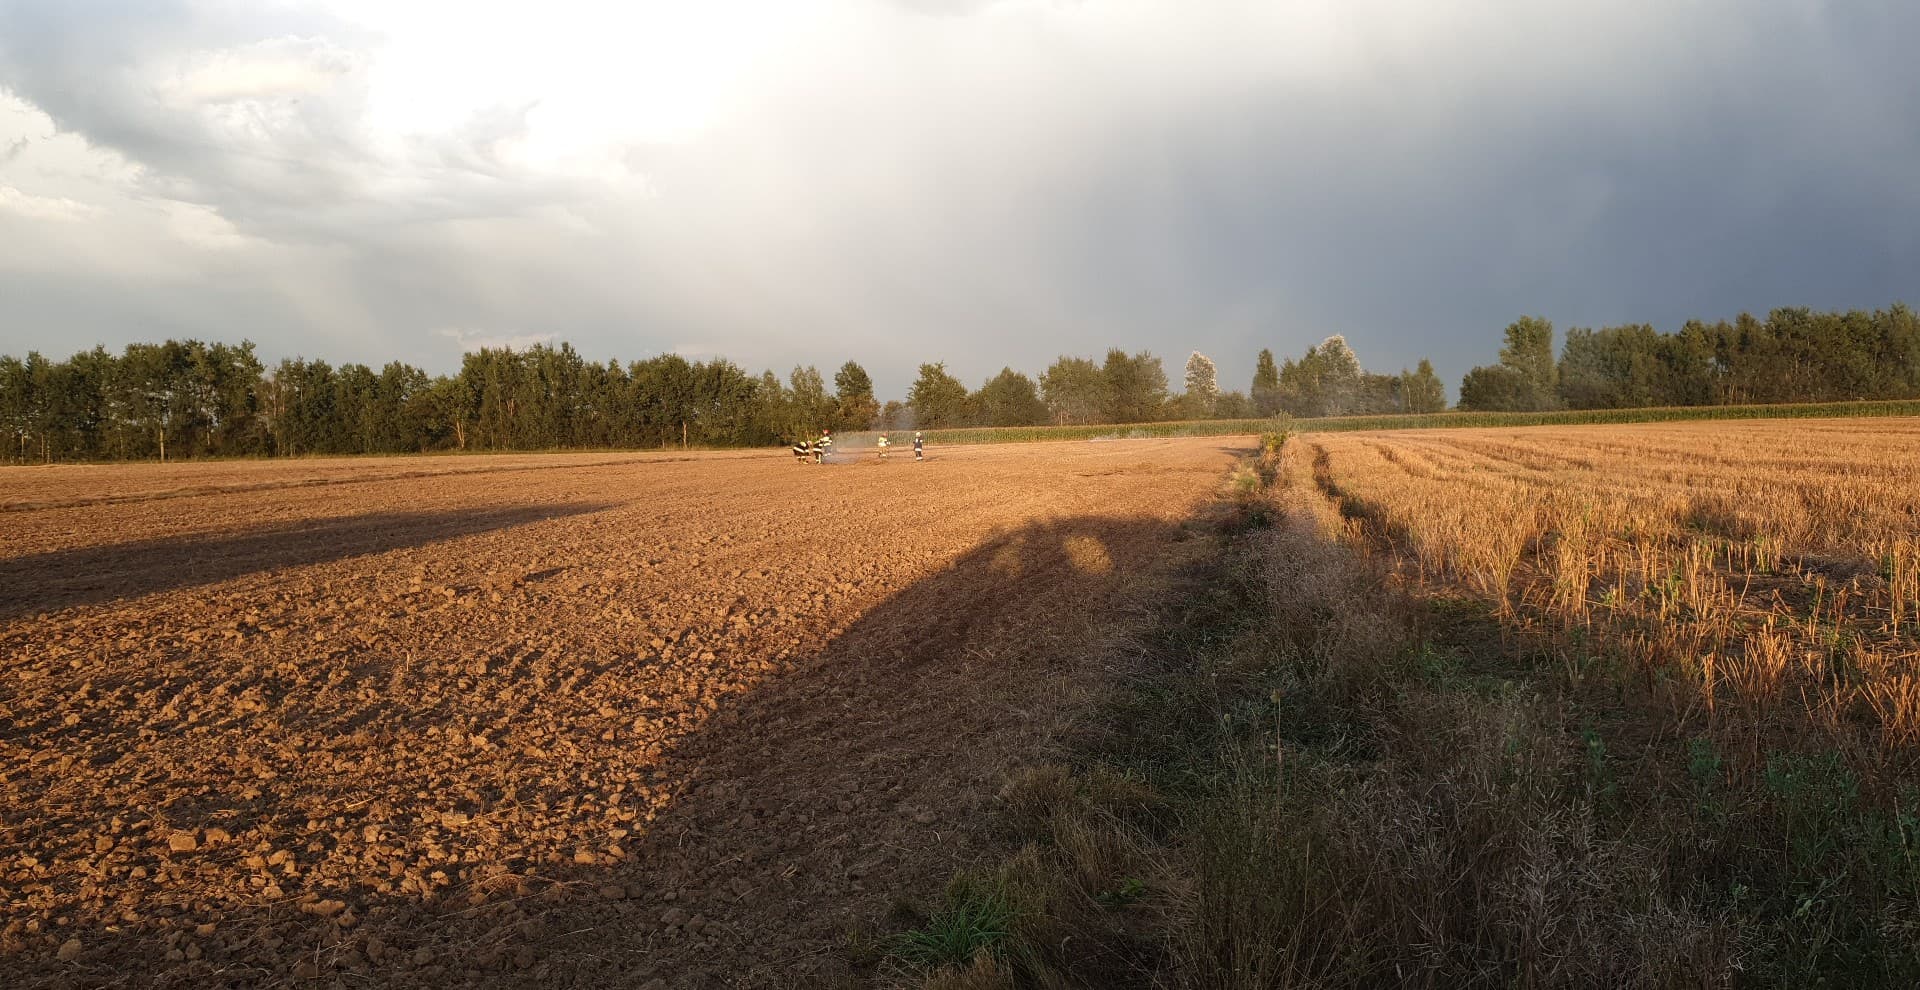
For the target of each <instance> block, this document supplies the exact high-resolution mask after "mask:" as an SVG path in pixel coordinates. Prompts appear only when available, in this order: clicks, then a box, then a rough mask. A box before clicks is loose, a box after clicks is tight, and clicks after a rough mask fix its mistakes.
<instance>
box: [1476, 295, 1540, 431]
mask: <svg viewBox="0 0 1920 990" xmlns="http://www.w3.org/2000/svg"><path fill="white" fill-rule="evenodd" d="M1494 367H1495V368H1497V369H1500V370H1497V371H1496V370H1494V368H1475V369H1473V370H1472V371H1470V372H1468V373H1467V375H1468V376H1469V377H1471V378H1473V381H1472V382H1471V383H1469V382H1468V381H1466V380H1465V379H1462V381H1461V382H1460V408H1462V409H1478V410H1507V411H1517V412H1535V411H1539V410H1543V409H1554V408H1557V407H1558V406H1559V405H1560V389H1559V379H1560V371H1559V366H1558V365H1557V364H1556V363H1555V362H1554V358H1553V324H1552V323H1551V322H1549V321H1547V320H1546V319H1543V318H1541V317H1538V316H1523V317H1521V318H1520V319H1518V320H1515V321H1514V322H1512V323H1510V324H1508V325H1507V329H1506V343H1505V345H1504V346H1502V347H1501V348H1500V363H1499V364H1498V365H1496V366H1494ZM1488 403H1492V404H1491V405H1489V404H1488Z"/></svg>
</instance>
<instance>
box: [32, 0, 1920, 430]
mask: <svg viewBox="0 0 1920 990" xmlns="http://www.w3.org/2000/svg"><path fill="white" fill-rule="evenodd" d="M1147 6H1148V7H1151V5H1147ZM1302 6H1303V9H1305V8H1315V10H1318V13H1317V14H1316V15H1315V16H1313V17H1308V16H1306V15H1305V14H1301V15H1300V16H1297V17H1296V16H1294V14H1293V13H1287V14H1285V15H1279V14H1273V13H1271V12H1269V10H1268V8H1265V7H1263V6H1257V5H1238V4H1231V3H1228V4H1221V5H1218V7H1217V8H1215V7H1214V6H1212V5H1188V6H1180V7H1172V6H1169V7H1168V8H1167V11H1171V13H1163V14H1158V15H1154V16H1152V17H1149V16H1146V15H1143V14H1141V13H1140V10H1141V9H1143V8H1142V7H1140V6H1138V5H1132V6H1126V5H1123V6H1121V7H1118V8H1111V9H1113V10H1115V11H1117V12H1115V13H1113V14H1112V15H1111V17H1109V15H1108V10H1109V9H1110V8H1107V7H1104V6H1103V5H1099V4H1091V3H1087V4H1065V5H1051V4H1022V3H1018V2H1006V3H997V4H972V3H941V2H907V3H904V4H901V5H898V6H897V7H895V8H894V9H893V12H889V11H888V10H887V9H886V8H883V7H879V6H872V7H869V6H866V5H861V4H854V5H851V6H850V7H848V8H846V9H844V10H842V11H841V14H842V16H844V17H846V18H848V21H847V23H848V24H850V25H853V26H852V27H850V28H849V29H848V32H847V33H846V37H844V38H841V37H838V36H836V38H835V39H833V40H832V41H831V42H830V44H833V45H840V46H843V47H842V48H839V49H836V50H833V51H829V52H822V53H820V54H819V55H818V56H817V57H795V58H791V59H787V60H784V61H781V62H779V63H778V64H776V65H771V66H769V67H768V68H767V69H766V70H765V74H766V75H767V77H768V79H767V80H766V81H765V90H764V91H763V92H757V93H756V94H755V96H754V98H753V99H752V100H751V101H748V103H747V104H746V105H745V106H744V108H743V109H738V110H737V111H736V112H735V114H734V115H733V116H731V117H728V118H726V119H725V120H723V121H722V122H720V123H719V124H717V125H715V126H714V127H712V128H710V129H708V130H707V131H705V132H703V133H702V134H701V135H700V136H699V137H697V138H696V139H693V140H690V141H686V142H681V143H659V144H655V143H647V142H636V143H633V144H632V145H631V146H630V147H627V148H626V149H625V151H624V153H623V157H622V159H621V160H622V162H623V163H624V165H625V167H626V168H627V169H630V170H631V172H632V173H633V174H632V175H631V176H629V177H627V178H626V179H623V178H620V177H615V178H613V179H608V178H605V177H594V176H582V175H574V174H552V173H545V172H541V171H538V170H530V169H526V168H522V167H520V166H516V165H515V164H513V163H511V162H509V161H506V160H504V159H503V158H502V156H501V154H500V152H499V148H500V147H502V146H503V144H505V143H510V142H512V141H513V140H515V138H516V136H518V135H521V134H523V133H524V132H525V129H526V127H527V126H528V125H527V121H528V116H527V115H528V113H529V112H530V111H532V110H533V105H528V104H510V105H502V106H499V107H495V108H492V109H489V110H486V111H485V112H483V113H476V114H474V115H473V116H472V117H471V118H470V119H468V120H466V122H464V123H462V124H460V125H459V126H457V127H450V128H447V129H444V130H442V131H440V132H438V133H435V134H432V135H429V136H424V137H413V138H410V139H409V143H407V144H406V146H405V147H404V148H403V149H402V150H401V152H399V153H396V152H395V151H394V150H393V148H392V147H391V146H390V145H391V142H388V143H387V144H382V143H381V141H380V140H378V139H377V137H376V136H375V135H373V134H371V133H370V131H369V128H368V124H367V121H366V115H365V109H366V108H365V102H366V101H365V93H364V85H365V84H364V83H363V82H362V81H361V75H362V72H361V69H362V67H363V63H362V62H360V61H358V60H359V59H361V58H362V57H363V55H364V53H365V52H367V51H368V50H369V46H371V45H373V44H374V42H373V41H371V40H369V36H368V35H367V33H366V32H365V31H364V30H363V29H360V28H356V27H353V26H350V25H349V24H347V23H346V22H345V21H342V20H340V19H337V18H333V17H330V16H329V15H326V14H324V13H322V12H318V11H317V10H316V11H306V12H298V11H296V12H293V13H287V12H284V11H278V10H276V11H275V12H273V13H260V12H258V9H257V8H241V7H234V8H231V9H224V8H223V9H212V10H210V9H209V8H207V7H206V6H204V5H200V4H176V5H171V6H162V5H155V4H148V3H140V4H133V3H128V4H122V5H90V6H88V7H84V8H82V7H75V6H71V5H62V4H50V3H49V4H27V5H14V6H12V7H10V8H9V9H8V12H7V13H5V14H0V39H6V40H0V85H4V87H5V88H6V89H8V90H10V91H12V92H13V93H15V94H16V95H17V96H19V97H21V98H22V99H24V100H26V101H27V102H29V103H31V104H32V105H34V106H35V107H38V108H39V109H41V110H43V111H45V113H46V114H47V115H48V116H50V117H51V118H52V119H53V120H54V121H55V123H56V124H57V125H58V126H59V127H60V128H61V129H63V130H65V131H69V132H72V133H76V134H79V135H83V136H84V137H85V138H86V139H87V140H88V141H89V142H91V143H92V144H93V145H95V146H97V147H99V148H102V149H111V150H113V151H117V152H118V153H120V154H122V155H124V156H125V157H126V158H127V159H128V160H130V161H132V162H135V163H137V164H138V165H140V166H141V171H140V176H139V178H138V180H137V184H138V186H139V188H140V191H139V193H138V195H142V196H151V197H169V198H176V199H180V200H183V201H187V202H191V203H197V204H202V205H204V206H206V207H208V208H210V209H212V210H214V211H216V212H217V213H218V215H219V216H220V217H223V218H224V219H225V220H226V221H230V222H231V223H232V224H233V225H234V227H235V229H236V233H237V235H239V236H241V237H244V238H249V239H250V240H249V241H248V242H247V245H246V246H241V247H236V248H232V249H230V250H229V251H228V252H227V254H225V255H223V256H222V257H223V259H224V260H222V261H221V262H220V263H219V266H218V267H217V269H209V272H210V273H209V274H205V275H203V276H201V277H200V280H199V281H198V282H196V281H195V280H194V279H192V278H186V279H184V280H183V279H175V280H173V281H170V282H168V283H167V284H166V286H165V287H164V288H163V289H144V290H143V289H139V288H137V287H134V288H131V289H128V290H127V292H126V294H124V297H123V298H119V299H117V300H116V302H115V303H114V304H113V305H103V304H101V303H100V302H99V301H97V300H94V301H89V297H90V296H94V295H96V294H98V293H99V292H100V291H101V287H100V282H101V280H102V279H104V278H105V276H99V277H90V275H89V272H88V271H87V270H85V269H75V270H71V271H65V272H61V273H59V274H58V277H54V276H52V275H48V274H45V273H41V274H38V275H34V276H32V277H28V276H22V275H20V274H18V273H13V274H12V275H10V276H9V277H7V278H6V279H5V284H6V287H7V296H8V298H9V300H10V307H12V308H14V309H15V313H16V315H15V316H14V317H13V318H11V319H10V320H9V323H8V324H7V325H6V326H7V329H6V331H5V335H4V339H0V345H4V346H3V347H0V349H4V350H9V351H13V350H20V349H24V348H25V347H28V346H34V347H42V348H50V349H56V350H57V349H59V348H60V347H62V346H64V345H65V344H66V342H67V341H69V340H71V339H73V338H74V337H75V336H76V335H77V336H80V337H85V338H91V337H94V336H99V337H101V338H103V339H107V340H110V341H119V340H124V339H131V338H139V337H146V336H152V335H154V334H155V333H157V332H159V328H161V327H165V328H166V331H165V332H176V330H175V329H174V328H176V327H193V326H199V327H201V328H202V329H201V330H199V331H198V332H199V333H200V334H201V335H203V336H218V337H238V336H242V335H248V336H252V337H253V338H254V339H256V340H259V341H261V342H262V344H263V348H264V349H266V350H268V351H269V352H272V353H292V352H293V351H296V350H299V351H304V352H306V353H310V354H311V353H320V354H326V355H328V356H334V357H340V358H348V359H362V360H381V359H385V358H388V357H402V358H407V359H411V360H415V361H423V362H427V363H429V364H430V365H432V366H434V367H436V368H444V367H447V366H449V365H450V363H451V360H452V354H453V350H452V348H451V347H450V346H449V341H450V340H453V339H479V338H484V337H486V336H487V335H489V334H498V335H501V336H503V337H507V336H524V335H528V334H549V333H550V334H555V335H558V336H560V337H563V338H566V339H570V340H573V341H574V342H575V343H576V345H578V346H579V347H580V348H581V349H582V350H583V351H584V352H585V353H587V354H588V355H590V356H607V355H613V354H618V355H620V356H622V357H634V356H639V355H641V354H644V353H648V352H651V351H654V350H659V349H665V348H681V349H685V350H688V351H689V352H707V353H713V352H718V353H722V354H726V355H728V356H731V357H734V358H735V359H736V360H739V361H742V362H743V363H746V364H748V365H750V366H753V367H755V368H758V367H761V366H773V367H776V368H779V369H782V370H784V369H785V368H786V367H789V366H791V365H792V364H794V363H800V362H808V363H816V364H819V365H821V366H823V367H831V366H833V365H837V364H838V362H839V361H840V360H843V359H844V358H846V357H849V356H852V357H858V358H860V359H861V360H863V361H864V362H866V363H867V364H868V366H869V367H870V369H872V370H873V371H874V372H875V373H876V377H877V378H878V379H879V384H880V386H881V388H882V390H883V391H886V392H892V393H898V392H901V391H903V390H904V388H905V385H906V383H907V381H908V380H909V378H910V376H911V372H912V368H913V366H914V365H915V364H917V363H918V362H920V361H922V360H933V359H945V360H947V361H949V363H950V366H951V367H953V368H954V369H955V370H956V371H958V372H959V373H961V374H962V376H963V377H965V378H967V379H969V380H970V381H973V382H977V381H978V380H980V379H983V378H985V377H986V376H987V375H989V374H991V373H992V372H993V371H995V370H997V369H998V368H999V367H1000V366H1001V365H1002V364H1012V365H1014V366H1015V367H1020V368H1025V369H1028V370H1031V371H1038V370H1039V369H1040V368H1042V367H1044V365H1045V364H1046V363H1047V362H1048V361H1050V360H1051V359H1052V358H1053V357H1054V356H1055V355H1057V354H1059V353H1063V352H1065V353H1087V354H1093V353H1098V352H1099V351H1100V350H1102V349H1104V348H1105V347H1106V346H1107V345H1108V344H1119V345H1123V346H1126V347H1129V348H1133V349H1139V348H1148V349H1152V350H1153V351H1155V352H1156V353H1159V354H1162V355H1164V356H1166V357H1167V358H1168V359H1169V366H1170V370H1177V368H1178V366H1179V363H1180V361H1181V360H1182V359H1183V358H1184V356H1185V354H1186V352H1187V351H1188V350H1189V349H1193V348H1198V349H1200V350H1202V351H1205V352H1207V353H1209V354H1211V355H1212V356H1213V357H1214V358H1215V359H1216V360H1217V361H1218V362H1219V364H1220V365H1221V371H1222V376H1223V384H1224V385H1226V386H1227V387H1244V379H1245V378H1246V376H1247V375H1248V374H1249V373H1250V370H1251V363H1252V355H1253V352H1254V351H1256V350H1258V349H1259V348H1260V347H1263V346H1270V347H1273V348H1274V349H1275V350H1276V351H1277V352H1279V353H1281V354H1283V355H1285V354H1297V353H1298V352H1299V351H1301V350H1303V349H1304V348H1305V347H1306V346H1307V345H1309V344H1311V343H1314V342H1316V341H1318V340H1319V339H1320V338H1321V337H1323V336H1325V335H1327V334H1330V333H1345V334H1346V335H1347V336H1348V338H1349V340H1350V341H1352V343H1353V344H1354V346H1355V348H1356V349H1357V350H1358V351H1359V353H1360V356H1361V357H1362V359H1363V360H1365V361H1366V362H1368V364H1369V365H1370V366H1373V367H1378V368H1381V369H1386V370H1393V369H1397V368H1398V367H1400V366H1403V365H1410V364H1412V363H1413V362H1414V361H1416V360H1418V359H1419V358H1420V357H1421V356H1426V355H1431V356H1432V357H1434V358H1435V360H1436V364H1438V365H1439V367H1440V370H1441V371H1442V373H1443V375H1445V376H1446V377H1448V378H1449V379H1456V378H1457V376H1458V375H1459V373H1460V372H1462V371H1464V370H1465V369H1466V367H1467V366H1468V365H1470V364H1472V363H1477V362H1480V361H1484V360H1487V359H1489V358H1490V356H1491V354H1492V352H1493V351H1494V349H1495V347H1496V346H1497V343H1496V341H1497V336H1498V333H1499V329H1500V327H1501V326H1502V325H1504V324H1505V323H1506V322H1508V321H1510V320H1511V319H1513V318H1514V317H1516V316H1518V315H1521V314H1523V313H1539V314H1542V315H1545V316H1548V317H1549V318H1552V319H1554V320H1555V321H1556V322H1557V323H1559V324H1560V325H1562V326H1566V325H1570V324H1602V323H1617V322H1628V321H1642V320H1649V321H1653V322H1655V323H1656V324H1657V325H1660V326H1663V327H1667V328H1671V327H1673V326H1675V325H1677V324H1678V323H1679V322H1680V321H1681V320H1683V319H1685V318H1687V317H1689V316H1696V315H1697V316H1704V317H1709V318H1713V317H1720V316H1731V315H1732V314H1733V313H1735V312H1737V311H1739V310H1741V309H1757V310H1764V309H1766V308H1768V307H1772V306H1776V305H1802V304H1804V305H1813V306H1820V307H1849V306H1865V307H1873V306H1881V305H1885V304H1887V303H1889V302H1892V301H1894V300H1896V299H1900V298H1903V297H1904V298H1907V299H1910V300H1911V299H1914V298H1915V296H1916V293H1915V292H1914V286H1913V278H1914V273H1915V272H1920V235H1917V234H1916V230H1917V229H1920V228H1917V227H1916V224H1915V220H1916V219H1920V169H1916V168H1915V167H1914V164H1913V163H1915V162H1920V112H1917V111H1916V109H1915V108H1916V107H1920V69H1916V67H1915V65H1914V61H1915V60H1912V59H1911V58H1909V57H1907V53H1906V52H1905V51H1903V49H1904V48H1905V47H1907V45H1908V40H1907V39H1911V38H1912V37H1915V36H1920V34H1917V33H1916V32H1920V10H1916V9H1914V8H1912V7H1910V6H1908V5H1903V4H1902V5H1896V4H1892V3H1886V4H1879V5H1875V4H1848V5H1824V4H1817V3H1789V2H1781V3H1769V4H1751V3H1741V4H1735V3H1694V4H1660V5H1646V6H1634V5H1617V6H1614V7H1608V8H1604V9H1599V10H1596V9H1594V8H1593V7H1591V6H1590V5H1552V6H1548V5H1538V4H1524V5H1503V4H1478V5H1467V4H1463V5H1458V9H1457V10H1456V9H1454V8H1453V7H1449V8H1448V10H1447V11H1446V12H1441V13H1436V12H1435V11H1434V10H1433V9H1431V8H1428V7H1426V6H1424V5H1419V6H1415V5H1398V4H1388V3H1360V4H1354V5H1339V6H1332V5H1329V6H1327V7H1325V8H1324V9H1321V8H1317V7H1315V5H1302ZM849 11H850V12H849ZM924 14H935V15H938V16H931V17H928V16H921V15H924ZM1215 20H1217V21H1219V22H1220V23H1214V21H1215ZM1115 24H1118V25H1119V26H1118V27H1115V26H1114V25H1115ZM956 38H959V39H961V40H958V41H956V40H954V39H956ZM276 39H280V40H278V41H276ZM287 39H291V40H287ZM262 42H273V43H275V44H278V45H280V46H281V47H280V48H277V49H275V52H276V57H279V56H288V57H289V58H292V59H293V60H294V61H295V62H300V60H301V59H306V60H308V62H300V64H308V63H310V64H311V65H312V67H313V71H314V72H316V73H323V74H324V73H329V72H336V73H338V74H339V76H340V81H339V82H338V84H336V85H333V86H331V87H329V88H327V89H326V90H325V91H324V92H319V93H317V94H316V95H313V96H310V97H308V98H305V99H303V100H302V101H300V102H298V103H291V102H288V101H286V100H280V101H277V102H274V103H272V106H275V107H278V108H279V109H278V110H276V111H275V112H276V113H277V114H278V116H276V117H275V118H274V119H273V120H272V121H271V122H270V123H271V125H272V126H271V129H270V132H267V133H264V134H263V133H261V132H260V131H259V129H258V128H254V127H251V126H249V125H248V122H247V121H245V120H239V121H235V120H233V119H231V118H228V117H218V116H209V115H208V114H207V113H205V112H201V111H198V110H196V109H195V108H194V107H193V106H190V105H187V104H185V103H182V102H181V101H179V100H177V99H173V100H171V101H170V100H169V98H168V96H167V93H168V92H169V91H168V90H166V89H165V85H164V84H165V78H162V79H161V81H160V82H156V80H155V76H154V73H155V72H162V73H163V76H164V74H165V72H175V73H176V74H177V71H178V67H179V65H181V64H182V60H183V59H185V58H186V56H187V54H188V53H192V52H198V51H207V50H220V49H233V48H244V47H245V46H249V45H259V44H261V43H262ZM301 46H305V47H301ZM176 88H177V87H176ZM0 137H4V135H0ZM5 168H6V166H5V165H4V164H0V170H3V169H5ZM629 179H630V180H631V181H628V180H629ZM5 181H6V180H5V172H4V171H0V185H4V184H5ZM101 222H102V223H105V222H107V221H101ZM0 274H7V273H4V272H0ZM196 285H197V286H199V287H200V288H201V290H203V291H196V288H195V287H196ZM141 292H145V293H148V294H146V295H141V294H140V293H141ZM223 300H224V301H223ZM276 300H279V301H280V302H279V303H278V305H277V306H276ZM142 312H144V313H147V314H149V318H148V319H146V320H145V321H142V322H139V323H138V324H137V325H132V326H130V325H129V324H131V323H133V322H134V321H133V317H132V316H131V314H135V313H142ZM23 313H24V314H27V315H25V316H23V315H20V314H23ZM449 330H451V331H457V333H458V334H460V335H465V337H464V338H462V337H458V336H450V335H448V334H446V333H443V331H449ZM179 332H184V331H179ZM1176 377H1177V375H1176Z"/></svg>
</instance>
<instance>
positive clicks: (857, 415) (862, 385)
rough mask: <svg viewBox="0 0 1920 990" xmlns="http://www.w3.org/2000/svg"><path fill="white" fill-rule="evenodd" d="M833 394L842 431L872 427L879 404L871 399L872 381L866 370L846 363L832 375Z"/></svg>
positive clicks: (855, 364) (854, 364)
mask: <svg viewBox="0 0 1920 990" xmlns="http://www.w3.org/2000/svg"><path fill="white" fill-rule="evenodd" d="M833 394H834V399H835V401H836V402H838V403H839V406H840V410H839V425H840V426H841V427H842V428H843V429H849V430H864V429H868V428H869V427H871V426H872V425H873V420H874V417H875V416H877V415H878V414H879V412H880V403H879V402H878V401H877V400H876V399H874V397H873V379H872V378H871V377H870V376H868V374H867V369H865V368H862V367H860V365H859V364H857V363H855V362H853V361H848V362H847V363H846V364H843V365H841V366H840V370H839V371H836V372H834V373H833Z"/></svg>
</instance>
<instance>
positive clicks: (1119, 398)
mask: <svg viewBox="0 0 1920 990" xmlns="http://www.w3.org/2000/svg"><path fill="white" fill-rule="evenodd" d="M1100 377H1101V378H1102V379H1103V380H1104V381H1105V383H1106V395H1105V398H1106V410H1105V412H1106V418H1107V421H1108V422H1110V423H1146V422H1151V421H1153V420H1156V419H1159V418H1160V417H1161V415H1162V413H1163V412H1164V411H1165V409H1166V405H1167V372H1166V369H1165V368H1164V367H1162V366H1161V364H1160V359H1159V358H1157V357H1154V356H1153V355H1152V354H1150V353H1148V352H1146V351H1141V352H1140V353H1138V354H1133V355H1128V354H1127V352H1125V351H1123V350H1121V349H1119V348H1118V347H1115V348H1112V349H1110V350H1108V351H1107V360H1106V363H1105V364H1104V365H1103V366H1102V367H1101V369H1100Z"/></svg>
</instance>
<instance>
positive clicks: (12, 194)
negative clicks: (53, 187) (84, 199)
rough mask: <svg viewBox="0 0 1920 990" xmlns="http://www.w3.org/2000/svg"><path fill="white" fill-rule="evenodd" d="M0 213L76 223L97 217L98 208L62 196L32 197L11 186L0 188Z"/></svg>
mask: <svg viewBox="0 0 1920 990" xmlns="http://www.w3.org/2000/svg"><path fill="white" fill-rule="evenodd" d="M0 211H4V212H7V213H12V214H16V215H18V216H23V217H27V218H28V219H32V220H53V221H56V222H60V223H78V222H80V221H82V220H86V219H88V218H90V217H93V216H97V215H98V214H99V212H100V210H99V208H98V207H93V206H88V205H87V204H85V203H81V202H78V201H75V200H71V199H67V198H65V197H64V196H60V197H56V196H33V195H29V194H27V193H23V192H21V191H20V190H18V189H15V188H14V187H12V186H0Z"/></svg>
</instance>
